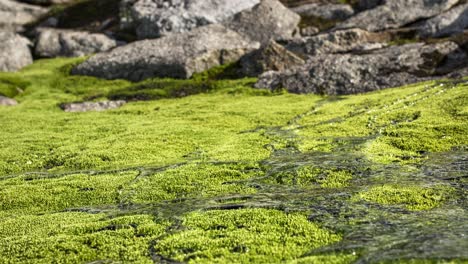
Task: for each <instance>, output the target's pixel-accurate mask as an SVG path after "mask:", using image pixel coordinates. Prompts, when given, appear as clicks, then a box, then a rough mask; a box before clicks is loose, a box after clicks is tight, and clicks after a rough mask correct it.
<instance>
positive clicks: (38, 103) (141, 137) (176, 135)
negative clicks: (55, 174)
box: [0, 59, 311, 175]
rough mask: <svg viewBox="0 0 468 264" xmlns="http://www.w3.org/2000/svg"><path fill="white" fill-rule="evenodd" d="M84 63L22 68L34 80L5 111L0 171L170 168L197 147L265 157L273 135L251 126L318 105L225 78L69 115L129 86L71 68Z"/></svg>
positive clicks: (228, 157) (226, 157)
mask: <svg viewBox="0 0 468 264" xmlns="http://www.w3.org/2000/svg"><path fill="white" fill-rule="evenodd" d="M77 61H79V59H55V60H41V61H38V62H36V63H35V64H33V65H31V66H29V67H27V68H25V69H24V70H23V71H22V72H21V73H18V76H22V78H23V79H24V80H25V81H28V82H30V83H32V84H33V85H31V86H30V87H29V88H28V89H27V90H26V92H25V93H23V94H21V95H20V96H18V97H17V99H18V100H19V101H20V103H21V104H20V105H19V106H17V107H14V108H5V109H2V111H3V113H4V114H2V115H1V116H0V122H1V123H2V124H3V126H2V131H1V133H0V140H1V141H2V142H9V144H8V145H6V146H5V147H3V148H2V149H0V174H3V175H4V174H11V173H16V172H24V171H31V170H54V171H57V170H67V169H73V170H82V169H93V168H94V169H96V168H127V167H129V166H142V165H155V166H158V165H163V166H164V165H167V164H172V163H178V162H183V161H185V160H187V158H185V157H186V156H187V155H190V153H193V152H197V151H202V152H203V153H205V156H204V157H203V158H204V159H205V160H212V161H260V160H262V159H265V158H267V157H268V156H269V154H270V151H269V150H268V149H265V148H264V147H263V145H265V144H267V143H268V140H267V139H266V138H265V137H263V136H262V135H261V132H246V133H243V131H249V130H253V129H255V128H257V127H260V126H275V125H280V124H282V123H284V122H287V120H289V119H290V118H292V117H293V116H295V115H297V114H299V113H301V112H303V111H306V110H307V109H308V108H310V107H311V101H310V100H309V99H307V98H309V97H307V96H297V95H281V96H277V95H270V96H255V95H263V94H264V93H263V92H259V93H256V92H253V91H252V89H251V88H249V87H248V86H246V84H245V82H244V81H242V80H241V81H239V82H237V81H223V82H222V84H219V85H220V87H221V88H220V89H221V90H219V92H216V93H214V94H204V95H198V96H194V97H186V98H183V99H178V100H159V101H152V102H138V103H131V104H127V105H126V106H124V107H122V108H121V109H117V110H113V111H108V112H104V113H93V112H89V113H64V112H63V111H62V110H61V109H60V108H59V107H58V105H59V104H60V103H62V102H70V101H80V100H83V99H86V98H90V97H97V98H99V97H102V96H105V95H106V94H109V93H111V92H112V91H118V90H120V89H122V88H124V87H125V86H128V85H129V83H128V82H126V81H120V80H117V81H106V80H100V79H96V78H92V77H84V76H67V75H66V74H65V73H63V68H64V67H67V65H70V64H73V63H76V62H77ZM235 82H237V84H236V85H232V84H233V83H235ZM243 82H244V83H243ZM236 86H237V88H236ZM97 87H98V88H99V89H96V88H97ZM227 87H229V88H227ZM253 95H254V96H253ZM298 98H304V99H303V100H300V101H299V102H298ZM259 106H262V107H261V108H259ZM128 120H131V122H129V121H128ZM168 146H170V147H168Z"/></svg>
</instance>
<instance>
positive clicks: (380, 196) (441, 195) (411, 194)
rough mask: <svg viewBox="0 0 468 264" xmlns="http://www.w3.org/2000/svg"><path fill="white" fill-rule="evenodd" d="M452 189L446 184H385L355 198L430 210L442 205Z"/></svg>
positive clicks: (412, 208)
mask: <svg viewBox="0 0 468 264" xmlns="http://www.w3.org/2000/svg"><path fill="white" fill-rule="evenodd" d="M450 192H451V189H450V188H449V187H446V186H434V187H420V186H397V185H383V186H377V187H373V188H371V189H370V190H368V191H364V192H361V193H359V194H358V195H357V196H355V197H354V198H353V199H354V200H365V201H368V202H375V203H379V204H383V205H403V206H405V207H406V208H407V209H409V210H414V211H416V210H429V209H432V208H434V207H437V206H439V205H441V204H442V203H443V202H444V200H446V199H447V198H448V195H449V194H450Z"/></svg>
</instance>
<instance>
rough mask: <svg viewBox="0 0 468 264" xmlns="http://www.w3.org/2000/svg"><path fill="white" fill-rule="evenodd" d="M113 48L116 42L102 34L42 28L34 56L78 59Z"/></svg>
mask: <svg viewBox="0 0 468 264" xmlns="http://www.w3.org/2000/svg"><path fill="white" fill-rule="evenodd" d="M115 46H117V42H116V41H115V40H113V39H111V38H109V37H107V36H106V35H104V34H93V33H89V32H84V31H68V30H56V29H51V28H44V29H41V30H39V35H38V37H37V43H36V48H35V54H36V55H37V56H39V57H59V56H60V57H79V56H84V55H88V54H92V53H98V52H103V51H107V50H110V49H112V48H114V47H115Z"/></svg>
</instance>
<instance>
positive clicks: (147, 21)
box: [121, 0, 260, 39]
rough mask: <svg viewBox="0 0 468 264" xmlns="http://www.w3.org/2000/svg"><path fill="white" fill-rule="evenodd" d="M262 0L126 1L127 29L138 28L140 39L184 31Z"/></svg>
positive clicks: (124, 20) (123, 11)
mask: <svg viewBox="0 0 468 264" xmlns="http://www.w3.org/2000/svg"><path fill="white" fill-rule="evenodd" d="M259 2H260V0H211V1H200V0H185V1H182V0H172V1H167V0H139V1H134V0H126V1H124V2H123V3H122V8H121V21H122V27H124V28H135V29H136V33H137V36H138V38H139V39H144V38H155V37H161V36H165V35H167V34H169V33H182V32H187V31H190V30H193V29H194V28H197V27H200V26H203V25H207V24H212V23H220V22H222V21H224V20H225V19H227V18H228V17H230V16H232V15H234V14H236V13H238V12H240V11H243V10H245V9H247V8H251V7H253V6H255V5H256V4H258V3H259Z"/></svg>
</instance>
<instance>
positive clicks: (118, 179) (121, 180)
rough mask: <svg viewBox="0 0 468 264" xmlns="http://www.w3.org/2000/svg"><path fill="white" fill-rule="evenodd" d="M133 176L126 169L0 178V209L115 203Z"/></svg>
mask: <svg viewBox="0 0 468 264" xmlns="http://www.w3.org/2000/svg"><path fill="white" fill-rule="evenodd" d="M135 175H136V173H135V172H128V173H117V174H107V175H95V176H90V175H84V174H79V175H70V176H64V177H57V178H48V177H44V178H43V177H33V176H22V177H15V178H12V179H8V180H3V181H0V210H2V211H13V212H15V213H18V214H24V213H44V212H55V211H60V210H64V209H67V208H74V207H82V206H93V205H94V206H106V205H115V204H118V203H119V202H120V201H119V190H120V189H121V188H122V186H123V185H125V184H127V183H129V182H130V181H131V180H133V179H134V178H135Z"/></svg>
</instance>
